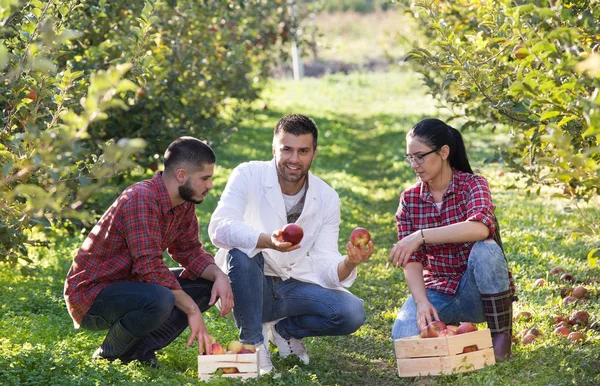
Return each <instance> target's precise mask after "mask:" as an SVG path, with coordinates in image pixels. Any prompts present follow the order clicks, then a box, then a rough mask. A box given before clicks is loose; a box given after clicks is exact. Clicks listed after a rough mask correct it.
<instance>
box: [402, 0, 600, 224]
mask: <svg viewBox="0 0 600 386" xmlns="http://www.w3.org/2000/svg"><path fill="white" fill-rule="evenodd" d="M594 4H595V5H594ZM404 7H405V10H406V11H408V12H411V13H412V14H413V15H414V16H415V20H416V21H417V23H418V25H419V27H420V28H419V32H420V33H422V34H424V35H425V36H426V37H427V40H428V41H427V43H425V44H421V45H420V46H416V47H414V49H413V50H412V51H411V52H409V53H408V55H407V60H409V61H410V62H412V63H413V64H414V65H415V68H416V69H417V71H418V72H419V73H420V74H422V76H423V79H424V82H425V84H426V85H427V86H428V87H429V89H430V91H431V93H432V95H433V96H434V97H435V98H437V99H438V100H439V101H440V102H441V103H442V104H443V105H444V106H446V107H448V108H449V109H450V110H451V111H452V116H451V118H450V119H458V118H460V119H461V120H463V121H464V122H465V123H464V124H463V125H462V127H463V128H473V129H476V128H478V127H481V126H488V127H489V126H492V127H496V126H498V125H505V126H508V127H509V128H510V135H511V142H510V143H511V146H510V147H508V148H505V149H502V158H503V159H504V160H505V161H506V162H507V163H508V164H509V165H510V167H511V168H512V169H513V170H515V171H519V172H521V173H522V175H523V176H525V177H526V181H527V184H528V186H529V189H531V190H533V189H534V188H536V186H537V187H539V185H540V184H547V185H552V186H556V185H559V186H562V187H563V193H561V195H565V196H567V197H569V198H571V199H573V200H574V201H573V202H574V203H577V201H578V200H589V199H591V198H592V197H595V196H597V195H599V194H600V166H599V165H600V152H599V151H598V150H599V145H600V143H599V138H600V109H599V107H600V53H599V52H598V49H599V47H600V7H598V4H597V2H594V1H586V0H574V1H568V0H565V1H561V0H549V1H548V0H536V1H521V0H519V1H509V0H498V1H483V0H482V1H475V2H474V1H467V0H456V1H441V0H435V1H433V0H428V1H421V2H415V3H412V4H411V5H410V6H408V5H405V6H404ZM528 191H529V190H528ZM588 225H589V226H590V228H591V229H592V230H593V231H595V232H598V231H599V229H598V228H597V226H596V225H594V223H593V221H588Z"/></svg>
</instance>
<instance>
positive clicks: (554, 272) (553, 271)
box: [550, 267, 565, 276]
mask: <svg viewBox="0 0 600 386" xmlns="http://www.w3.org/2000/svg"><path fill="white" fill-rule="evenodd" d="M562 273H565V270H564V269H562V268H561V267H554V268H552V269H551V270H550V275H554V276H556V275H560V274H562Z"/></svg>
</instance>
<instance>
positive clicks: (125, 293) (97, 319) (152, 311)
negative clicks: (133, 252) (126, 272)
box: [81, 268, 213, 350]
mask: <svg viewBox="0 0 600 386" xmlns="http://www.w3.org/2000/svg"><path fill="white" fill-rule="evenodd" d="M182 271H183V269H182V268H174V269H171V272H173V274H174V275H175V277H176V278H177V280H178V281H179V284H180V285H181V288H182V290H183V291H185V292H186V293H187V294H188V295H190V297H191V298H192V299H194V301H195V302H196V304H198V306H199V307H200V310H201V311H205V310H207V309H208V308H209V307H208V302H209V300H210V294H211V290H212V284H213V283H212V282H211V281H208V280H204V279H197V280H185V279H181V278H180V277H179V275H180V274H181V272H182ZM117 322H120V323H121V325H122V326H123V327H124V328H125V329H126V330H127V331H128V332H130V333H131V335H133V336H136V337H138V338H144V337H153V335H156V333H158V335H156V336H154V337H153V338H154V339H153V340H154V342H153V344H152V345H153V346H162V347H156V348H153V349H154V350H156V349H160V348H163V347H165V346H166V345H167V344H168V343H170V342H171V341H173V340H174V339H175V338H176V337H177V335H179V334H181V332H182V331H183V330H184V329H185V328H186V327H187V315H185V313H184V312H183V311H181V310H180V309H179V308H177V307H175V296H174V295H173V292H172V291H171V290H170V289H169V288H167V287H164V286H161V285H158V284H151V283H145V282H136V281H122V282H116V283H114V284H111V285H109V286H108V287H106V288H104V289H102V291H100V293H99V294H98V296H96V299H95V300H94V304H93V305H92V307H91V308H90V310H89V311H88V313H87V314H86V315H85V317H84V318H83V321H82V323H81V327H82V328H84V329H86V330H92V331H98V330H109V329H111V327H112V326H113V325H114V324H115V323H117ZM163 330H164V331H163ZM109 334H110V332H109ZM173 335H174V336H173ZM144 343H146V344H148V343H150V342H142V344H144Z"/></svg>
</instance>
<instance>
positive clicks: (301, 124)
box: [208, 114, 374, 374]
mask: <svg viewBox="0 0 600 386" xmlns="http://www.w3.org/2000/svg"><path fill="white" fill-rule="evenodd" d="M317 139H318V130H317V126H316V124H315V123H314V121H313V120H312V119H310V118H308V117H306V116H303V115H298V114H290V115H286V116H285V117H283V118H281V119H280V120H279V122H277V124H276V125H275V130H274V133H273V156H274V158H273V159H272V160H271V161H252V162H247V163H243V164H241V165H239V166H238V167H236V168H235V169H234V170H233V172H232V174H231V176H230V177H229V181H228V182H227V186H226V187H225V190H224V192H223V195H222V196H221V199H220V201H219V204H218V206H217V209H216V210H215V212H214V213H213V215H212V218H211V221H210V225H209V227H208V232H209V236H210V239H211V241H212V242H213V244H214V245H216V246H218V247H219V248H220V249H219V252H218V253H217V256H216V257H215V260H216V261H217V264H219V265H221V266H222V267H224V268H226V269H228V272H229V278H230V282H231V288H232V290H233V295H234V300H235V307H234V311H233V315H234V318H235V321H236V324H237V326H238V328H239V330H240V340H241V341H242V343H245V344H252V345H254V346H255V347H257V348H258V349H259V360H260V370H261V371H260V372H261V374H266V373H269V372H271V371H273V365H272V363H271V359H270V355H269V350H268V340H269V336H268V335H271V340H272V342H273V343H275V344H276V346H277V347H278V349H279V354H280V355H281V356H282V357H286V356H288V355H296V356H298V358H300V360H302V362H304V363H305V364H308V361H309V358H308V353H307V351H306V347H305V346H304V343H303V341H302V339H303V338H305V337H309V336H331V335H348V334H351V333H353V332H354V331H356V330H357V329H358V328H360V326H362V324H363V323H364V321H365V311H364V306H363V302H362V300H361V299H359V298H358V297H356V296H354V295H352V294H351V293H350V292H349V291H348V290H346V289H345V287H350V286H351V285H352V283H353V282H354V280H355V279H356V267H357V266H358V265H359V264H360V263H362V262H364V261H366V260H368V259H369V257H370V256H371V255H372V253H373V248H374V245H373V242H372V241H371V242H369V244H368V245H367V246H363V245H360V246H358V247H356V246H354V245H352V244H351V243H350V242H348V243H347V244H346V252H347V255H345V256H343V255H341V254H340V252H339V250H338V234H339V225H340V201H339V197H338V194H337V193H336V192H335V191H334V190H333V189H332V188H331V187H330V186H329V185H327V184H326V183H325V182H324V181H323V180H321V179H320V178H318V177H316V176H314V175H313V174H312V173H310V172H309V170H310V166H311V164H312V161H313V160H314V159H315V156H316V154H317ZM288 223H296V224H297V225H299V226H301V227H302V228H303V230H304V237H303V238H302V240H301V241H300V243H299V244H296V245H292V244H291V243H290V242H285V241H283V238H282V231H281V230H282V228H283V227H284V226H285V225H286V224H288Z"/></svg>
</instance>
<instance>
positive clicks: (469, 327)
mask: <svg viewBox="0 0 600 386" xmlns="http://www.w3.org/2000/svg"><path fill="white" fill-rule="evenodd" d="M473 331H477V326H476V325H475V324H474V323H471V322H464V323H461V324H460V326H458V328H457V329H456V333H457V334H458V335H460V334H466V333H467V332H473Z"/></svg>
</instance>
